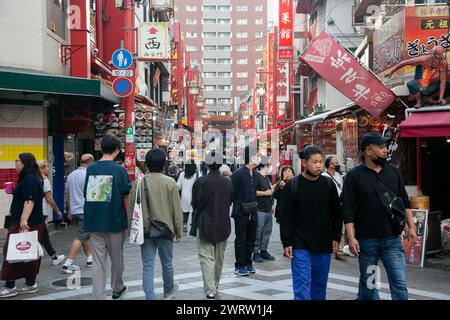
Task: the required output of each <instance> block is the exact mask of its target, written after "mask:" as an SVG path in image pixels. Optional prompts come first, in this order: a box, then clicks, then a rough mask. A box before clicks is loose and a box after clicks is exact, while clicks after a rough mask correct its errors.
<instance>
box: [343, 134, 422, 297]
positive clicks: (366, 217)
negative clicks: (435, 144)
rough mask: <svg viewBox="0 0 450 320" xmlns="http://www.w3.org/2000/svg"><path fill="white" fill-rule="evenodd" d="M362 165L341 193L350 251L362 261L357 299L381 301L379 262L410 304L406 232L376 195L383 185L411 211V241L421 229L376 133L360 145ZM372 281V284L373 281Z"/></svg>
mask: <svg viewBox="0 0 450 320" xmlns="http://www.w3.org/2000/svg"><path fill="white" fill-rule="evenodd" d="M361 151H362V152H363V156H362V163H361V164H360V165H359V166H357V167H355V168H354V169H352V170H351V171H350V172H349V173H348V174H347V176H346V179H345V182H344V187H343V191H342V209H343V216H344V223H345V229H346V232H347V238H348V243H349V247H350V251H351V252H352V253H353V254H355V255H357V256H358V258H359V269H360V280H359V292H358V299H360V300H378V299H379V295H378V290H377V288H376V285H375V279H376V278H377V277H373V273H374V272H378V271H377V270H378V267H377V264H378V260H379V259H381V260H382V261H383V265H384V267H385V269H386V272H387V274H388V279H389V285H390V290H391V296H392V299H393V300H407V299H408V290H407V288H406V279H405V278H406V277H405V274H406V259H405V253H404V251H403V247H402V243H401V240H400V233H401V232H402V230H395V228H393V225H392V224H391V221H390V217H389V212H388V210H387V209H386V208H385V206H384V204H383V203H382V202H381V201H382V198H381V197H380V196H379V192H378V193H377V191H376V190H379V189H377V188H378V186H379V185H380V184H381V185H382V186H383V188H386V189H389V190H390V191H391V192H393V193H395V194H396V196H397V197H399V198H401V199H402V201H403V205H404V207H405V208H407V209H406V221H407V224H408V230H409V231H408V232H409V234H408V236H409V240H410V241H416V239H417V234H416V227H415V225H414V222H413V219H412V210H411V209H409V208H411V206H410V203H409V199H408V194H407V193H406V190H405V186H404V185H403V181H402V178H401V176H400V173H399V171H398V170H397V168H396V167H394V166H393V165H391V164H390V163H386V158H387V147H386V143H385V140H384V139H383V138H382V137H381V136H380V135H379V134H378V133H374V132H370V133H367V134H366V135H364V137H363V139H362V140H361ZM372 279H373V280H372Z"/></svg>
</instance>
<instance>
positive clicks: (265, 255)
mask: <svg viewBox="0 0 450 320" xmlns="http://www.w3.org/2000/svg"><path fill="white" fill-rule="evenodd" d="M260 255H261V258H263V259H264V260H268V261H274V260H275V257H274V256H272V255H271V254H270V253H269V252H267V251H261V254H260Z"/></svg>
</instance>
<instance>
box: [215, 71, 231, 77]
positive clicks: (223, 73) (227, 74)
mask: <svg viewBox="0 0 450 320" xmlns="http://www.w3.org/2000/svg"><path fill="white" fill-rule="evenodd" d="M218 75H219V77H222V78H231V72H219V73H218Z"/></svg>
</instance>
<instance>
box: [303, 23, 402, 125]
mask: <svg viewBox="0 0 450 320" xmlns="http://www.w3.org/2000/svg"><path fill="white" fill-rule="evenodd" d="M302 60H303V61H304V62H305V63H307V64H309V65H310V66H311V68H313V69H314V70H315V71H316V72H317V73H318V74H319V75H320V76H321V77H322V78H324V79H325V80H327V81H328V82H329V83H330V84H331V85H332V86H334V87H335V88H336V89H337V90H339V92H341V93H342V94H343V95H344V96H346V97H347V98H348V99H350V100H352V101H353V102H354V103H356V104H358V105H359V106H361V107H362V108H363V109H365V110H367V111H368V112H370V113H371V114H373V115H375V116H379V115H380V114H381V113H382V112H383V111H384V110H385V109H386V108H387V107H388V106H389V105H390V104H391V103H392V102H393V101H394V99H395V95H394V94H393V93H392V91H391V90H390V89H389V88H388V87H386V86H385V85H384V84H383V83H382V82H381V81H380V80H378V78H377V77H375V76H374V75H373V74H372V73H371V72H370V71H369V70H367V69H366V68H364V67H363V66H362V65H361V64H360V63H359V62H358V61H357V60H356V59H355V58H354V57H353V55H352V54H350V53H349V52H347V51H346V50H345V49H344V48H343V47H342V46H341V45H340V44H339V43H338V42H337V41H336V40H335V39H334V38H332V37H331V35H330V34H329V33H327V32H325V31H322V32H321V33H320V34H319V36H318V37H317V38H316V39H314V40H313V41H312V42H311V43H310V45H309V46H308V49H307V50H306V52H305V53H304V55H303V56H302Z"/></svg>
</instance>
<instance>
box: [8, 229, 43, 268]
mask: <svg viewBox="0 0 450 320" xmlns="http://www.w3.org/2000/svg"><path fill="white" fill-rule="evenodd" d="M39 246H40V245H39V242H38V232H37V231H31V232H19V233H11V234H10V235H9V242H8V251H7V254H6V260H7V261H8V262H9V263H16V262H30V261H35V260H37V259H39V258H40V252H39ZM41 250H42V249H41Z"/></svg>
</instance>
